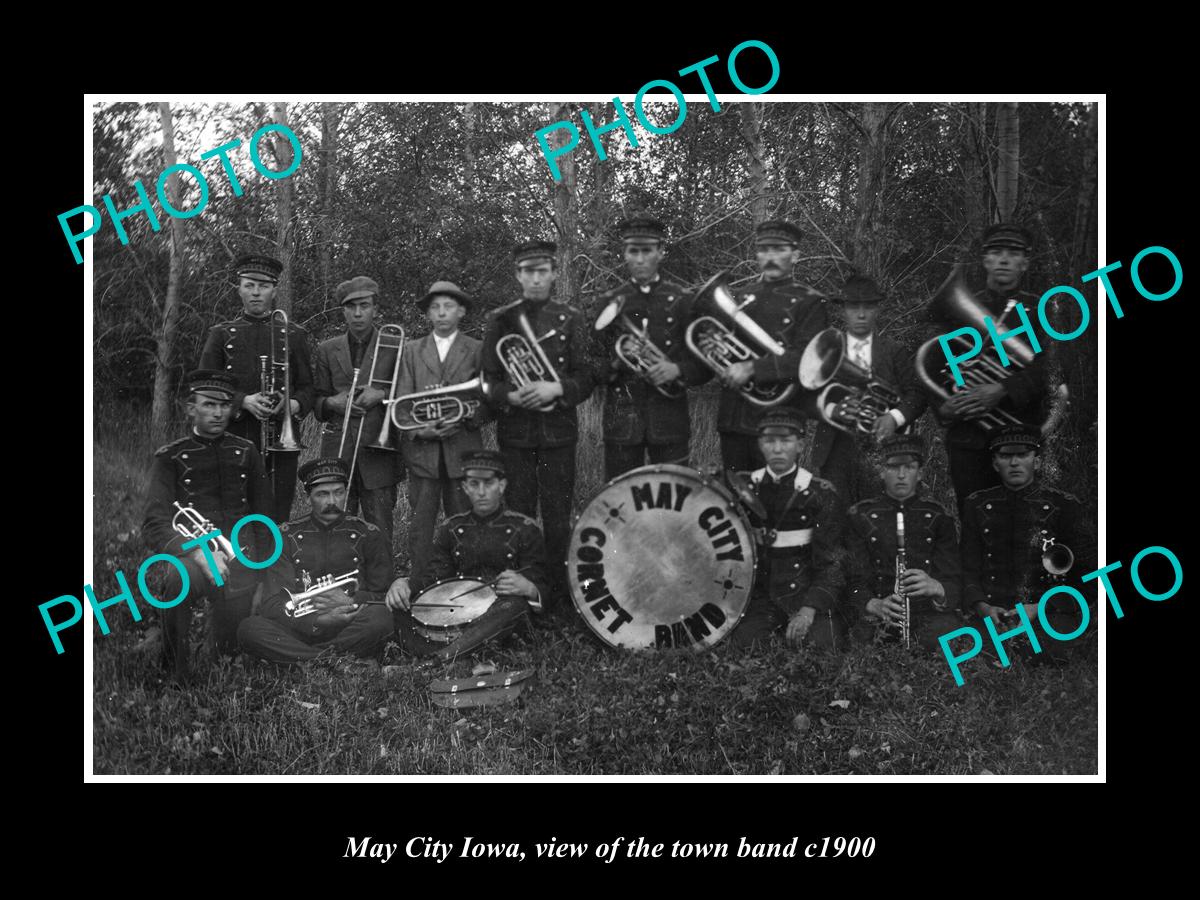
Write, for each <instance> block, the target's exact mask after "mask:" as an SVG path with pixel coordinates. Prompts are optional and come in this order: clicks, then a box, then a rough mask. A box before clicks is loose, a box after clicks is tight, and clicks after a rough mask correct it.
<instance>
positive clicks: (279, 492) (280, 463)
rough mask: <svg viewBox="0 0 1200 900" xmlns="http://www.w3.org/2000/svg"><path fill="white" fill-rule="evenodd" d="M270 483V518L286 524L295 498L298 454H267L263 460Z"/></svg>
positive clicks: (298, 462) (298, 465) (290, 516)
mask: <svg viewBox="0 0 1200 900" xmlns="http://www.w3.org/2000/svg"><path fill="white" fill-rule="evenodd" d="M263 464H264V465H265V466H266V468H267V477H268V479H269V480H270V482H271V491H272V494H271V496H272V497H273V498H274V503H273V505H272V508H271V518H272V519H274V520H275V521H276V522H277V523H278V522H287V521H289V520H290V519H291V518H292V500H293V499H294V498H295V496H296V470H297V469H298V468H299V467H300V454H299V453H268V454H267V455H266V457H265V458H264V459H263Z"/></svg>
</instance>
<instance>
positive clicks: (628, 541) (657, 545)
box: [567, 464, 755, 652]
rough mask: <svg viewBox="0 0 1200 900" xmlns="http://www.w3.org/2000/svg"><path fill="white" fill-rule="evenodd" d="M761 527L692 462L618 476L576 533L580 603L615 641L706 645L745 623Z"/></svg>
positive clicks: (570, 568) (575, 593)
mask: <svg viewBox="0 0 1200 900" xmlns="http://www.w3.org/2000/svg"><path fill="white" fill-rule="evenodd" d="M754 562H755V548H754V540H753V532H752V530H751V528H750V526H749V525H748V524H747V523H746V521H745V519H744V517H743V516H742V513H741V510H740V509H739V507H738V505H737V503H736V502H735V500H734V497H733V494H731V493H730V491H729V489H728V488H726V487H725V485H723V484H721V483H720V482H719V481H717V480H715V479H713V478H709V477H706V476H704V475H702V474H701V473H699V472H697V471H696V470H694V469H689V468H685V467H684V466H673V465H666V464H663V465H652V466H643V467H642V468H639V469H631V470H630V471H628V472H626V473H625V474H624V475H620V476H618V477H617V478H614V479H613V480H612V481H610V482H609V483H608V484H607V485H605V487H604V489H603V490H601V491H600V493H599V494H597V495H596V497H595V498H593V499H592V501H591V502H590V503H589V504H588V505H587V507H585V508H584V510H583V512H582V513H581V514H580V516H579V518H578V520H577V521H576V523H575V527H574V529H573V530H572V533H571V544H570V548H569V550H568V554H567V583H568V586H569V588H570V592H571V599H572V600H573V601H574V604H575V609H576V611H577V612H578V613H579V614H580V615H581V616H582V617H583V620H584V621H585V622H586V623H587V625H588V627H589V628H590V629H591V630H592V631H593V632H595V634H596V635H597V637H599V638H600V640H602V641H604V642H605V643H606V644H611V645H612V646H614V647H624V648H628V649H632V650H657V649H661V648H668V647H688V648H690V649H692V650H695V651H697V652H699V651H703V650H707V649H708V648H709V647H712V646H713V645H714V644H716V643H718V642H719V641H720V640H721V639H722V638H724V637H725V636H726V635H727V634H729V632H731V631H732V630H733V629H734V626H736V625H737V623H738V620H739V619H740V618H741V616H742V613H743V612H744V611H745V609H746V604H747V603H748V602H749V601H750V592H751V589H752V588H753V586H754Z"/></svg>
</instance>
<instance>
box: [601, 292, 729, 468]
mask: <svg viewBox="0 0 1200 900" xmlns="http://www.w3.org/2000/svg"><path fill="white" fill-rule="evenodd" d="M648 287H649V290H648V291H643V290H641V288H640V287H639V286H638V285H637V283H636V282H634V281H632V280H631V281H627V282H625V284H623V285H621V286H620V287H619V288H617V289H616V290H614V291H612V292H610V293H609V294H606V295H605V296H604V297H603V298H602V302H601V304H600V309H601V310H603V309H604V308H605V306H607V305H608V303H609V302H610V301H613V300H618V299H623V300H624V305H623V306H622V307H621V314H622V315H624V316H628V317H629V320H630V321H631V322H633V324H634V325H636V326H637V327H639V328H642V327H645V328H646V330H647V332H648V334H649V338H650V341H651V343H653V344H654V345H655V346H656V347H657V348H658V349H659V350H661V351H662V352H663V353H664V354H665V355H666V356H667V357H668V358H669V359H670V360H671V362H673V363H675V364H676V365H677V366H679V370H680V381H682V382H683V384H685V385H692V384H700V383H702V382H704V381H707V380H708V378H709V377H711V372H710V370H709V369H708V367H707V366H705V365H704V364H703V363H702V362H700V361H699V360H698V359H696V358H695V357H694V356H693V355H692V354H691V353H689V352H688V349H687V345H686V343H685V342H684V332H685V331H686V330H687V325H688V323H689V322H690V321H691V318H692V316H691V299H690V298H689V296H688V294H687V291H686V290H684V288H683V287H682V286H680V285H678V284H676V283H675V282H672V281H668V280H666V279H665V278H661V277H660V278H659V279H658V280H657V281H654V282H652V283H651V284H650V285H648ZM625 333H626V330H625V327H624V325H623V324H622V323H621V316H620V315H618V316H617V318H616V319H615V320H614V321H613V322H612V324H610V325H609V326H608V327H607V328H606V329H604V331H603V332H601V335H600V341H601V342H602V344H603V349H604V358H605V359H606V360H608V361H609V369H608V376H607V382H608V384H607V389H606V390H605V396H604V440H605V442H606V443H610V444H620V445H624V446H633V445H637V444H642V443H647V444H675V443H687V442H688V440H689V438H690V437H691V422H690V420H689V418H688V398H687V392H686V391H683V392H682V393H681V395H680V396H679V397H677V398H674V399H672V398H670V397H664V396H663V395H662V394H661V393H659V392H658V390H657V389H656V388H655V387H654V385H652V384H650V383H649V382H648V381H646V380H644V379H643V378H641V377H640V376H638V375H636V374H635V373H634V372H632V371H631V370H630V369H629V367H628V366H626V365H625V364H624V363H622V362H621V361H620V360H619V359H618V358H617V354H616V350H615V347H616V343H617V339H618V338H619V337H620V336H621V335H623V334H625Z"/></svg>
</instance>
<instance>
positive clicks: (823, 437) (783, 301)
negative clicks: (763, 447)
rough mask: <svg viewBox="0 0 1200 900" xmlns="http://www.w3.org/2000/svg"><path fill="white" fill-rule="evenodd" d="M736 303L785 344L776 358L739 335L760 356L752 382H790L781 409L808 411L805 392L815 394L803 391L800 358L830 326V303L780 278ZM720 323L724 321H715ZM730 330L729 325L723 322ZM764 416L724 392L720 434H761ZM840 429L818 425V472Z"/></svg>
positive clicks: (752, 287) (747, 291) (743, 293)
mask: <svg viewBox="0 0 1200 900" xmlns="http://www.w3.org/2000/svg"><path fill="white" fill-rule="evenodd" d="M735 299H736V300H737V303H738V304H739V305H742V304H745V306H743V307H742V312H744V313H746V314H747V315H749V316H750V318H752V319H753V320H754V321H755V322H757V323H758V324H759V325H760V326H761V327H762V329H763V330H764V331H766V332H767V334H769V335H770V336H771V337H773V338H774V339H775V340H777V341H778V342H779V343H780V344H782V345H783V348H784V354H783V355H782V356H776V355H775V354H773V353H769V352H764V351H762V348H760V347H758V346H757V345H756V344H755V343H754V341H752V340H750V339H749V338H747V337H746V336H745V335H742V334H740V333H739V335H738V336H739V338H741V339H742V340H743V341H745V342H746V343H747V346H749V347H750V348H751V349H752V350H753V351H754V352H755V353H760V352H761V354H762V355H761V356H759V358H758V359H756V360H755V361H754V383H755V384H761V385H764V386H766V385H770V384H774V383H777V382H788V383H791V384H794V385H796V390H795V391H794V392H793V394H792V396H791V397H790V398H789V399H788V400H786V401H784V402H783V403H781V404H778V405H780V406H792V407H797V408H801V407H803V406H804V399H805V395H806V393H807V394H808V395H809V397H812V398H815V394H812V393H811V392H805V391H803V389H802V388H800V386H799V383H798V380H797V379H798V377H799V371H800V357H801V356H802V355H803V354H804V348H805V347H807V346H808V342H809V341H811V340H812V339H813V338H814V337H816V335H817V334H818V332H821V331H823V330H825V329H826V328H828V327H829V313H828V311H827V309H826V305H827V304H828V302H829V301H828V300H826V299H825V296H824V295H823V294H821V292H820V291H817V290H816V289H815V288H811V287H809V286H808V285H807V284H803V283H801V282H799V281H796V280H795V279H793V278H781V279H779V280H777V281H767V280H765V279H761V278H760V279H759V280H758V281H755V282H753V283H752V284H749V285H746V286H745V287H743V288H742V289H740V290H739V291H738V292H737V293H736V295H735ZM717 318H718V319H720V316H719V315H718V316H717ZM724 324H726V325H727V326H728V325H729V323H728V322H725V323H724ZM762 414H763V407H761V406H755V405H754V404H753V403H750V402H749V401H748V400H746V398H745V397H743V396H742V393H741V391H733V390H730V389H729V388H724V389H722V391H721V402H720V405H719V406H718V408H717V431H720V432H732V433H734V434H748V435H753V434H757V433H758V430H757V428H756V425H757V424H758V420H759V418H760V417H761V416H762ZM836 436H837V430H836V429H834V428H833V427H831V426H829V425H826V424H825V423H824V422H818V423H817V429H816V433H815V435H814V436H813V448H812V456H811V459H810V462H811V464H812V465H813V467H814V468H818V469H819V468H820V467H821V466H822V465H823V464H824V462H825V459H826V458H827V457H828V455H829V450H830V448H831V447H832V445H833V439H834V438H835V437H836Z"/></svg>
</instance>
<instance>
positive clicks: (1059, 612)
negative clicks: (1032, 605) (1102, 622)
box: [951, 594, 1096, 662]
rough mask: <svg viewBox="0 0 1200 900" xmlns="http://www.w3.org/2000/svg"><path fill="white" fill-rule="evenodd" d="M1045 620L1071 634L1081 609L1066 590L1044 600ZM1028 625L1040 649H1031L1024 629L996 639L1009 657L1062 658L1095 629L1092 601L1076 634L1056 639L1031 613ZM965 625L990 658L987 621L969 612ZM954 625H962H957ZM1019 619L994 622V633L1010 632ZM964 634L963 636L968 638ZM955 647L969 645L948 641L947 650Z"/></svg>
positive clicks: (993, 655) (992, 651)
mask: <svg viewBox="0 0 1200 900" xmlns="http://www.w3.org/2000/svg"><path fill="white" fill-rule="evenodd" d="M1045 611H1046V620H1047V622H1049V624H1050V627H1051V628H1052V629H1053V630H1054V631H1055V632H1057V633H1058V634H1061V635H1069V634H1073V633H1074V632H1075V631H1076V630H1077V629H1078V628H1079V625H1080V623H1081V622H1082V621H1083V611H1082V610H1081V609H1080V607H1079V603H1078V602H1077V601H1076V600H1075V599H1074V598H1073V597H1071V596H1069V595H1067V594H1056V595H1055V596H1053V597H1051V598H1050V599H1049V600H1047V601H1046V607H1045ZM1029 622H1030V627H1031V630H1032V631H1033V633H1034V634H1035V635H1036V636H1037V642H1038V647H1039V648H1040V651H1041V652H1040V653H1034V650H1033V642H1032V641H1031V640H1030V639H1029V634H1028V633H1027V632H1021V633H1020V634H1018V635H1015V636H1014V637H1012V638H1009V639H1008V640H1004V641H1001V642H1000V646H1002V647H1003V648H1004V652H1005V653H1006V654H1007V655H1008V657H1009V658H1010V659H1013V658H1017V657H1020V658H1023V659H1037V658H1039V657H1040V658H1041V659H1044V660H1049V661H1051V662H1064V661H1065V660H1066V659H1067V658H1068V657H1069V656H1070V653H1071V651H1072V650H1074V649H1075V648H1076V647H1078V646H1080V645H1081V644H1082V643H1083V639H1084V638H1085V637H1087V635H1088V634H1090V633H1092V632H1094V631H1095V630H1096V611H1095V609H1094V607H1093V606H1092V604H1088V626H1087V628H1086V629H1085V630H1084V632H1083V633H1081V634H1080V635H1079V636H1078V637H1075V638H1072V639H1071V640H1066V641H1064V640H1059V639H1056V638H1053V637H1051V636H1050V635H1049V634H1047V633H1046V629H1045V628H1043V627H1042V623H1041V620H1040V618H1039V617H1038V616H1037V615H1036V614H1034V615H1032V616H1030V617H1029ZM966 624H967V625H970V626H971V627H973V628H975V629H976V630H977V631H978V632H979V634H980V635H981V636H982V637H983V650H982V653H983V654H984V655H986V656H988V657H990V658H993V659H996V658H998V653H997V652H996V647H995V645H994V644H993V642H992V639H991V636H990V635H989V634H988V630H987V625H985V624H984V622H983V619H982V618H980V617H979V616H978V615H972V616H970V617H969V618H968V620H967V622H966ZM958 627H962V626H961V625H960V626H958ZM1020 627H1021V621H1020V619H1018V618H1016V617H1013V618H1011V619H1009V620H1008V621H1006V622H1005V623H1004V624H1002V625H997V626H995V628H996V633H997V634H998V635H999V636H1000V637H1004V635H1005V634H1007V633H1009V632H1011V631H1012V630H1013V629H1014V628H1020ZM970 639H971V638H970V636H969V635H968V636H967V638H966V640H968V641H969V640H970ZM955 648H958V649H957V652H958V653H965V652H966V651H967V650H968V649H970V644H969V643H968V644H966V645H965V646H960V642H959V641H956V642H955V643H953V644H952V645H951V652H954V651H955Z"/></svg>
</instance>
